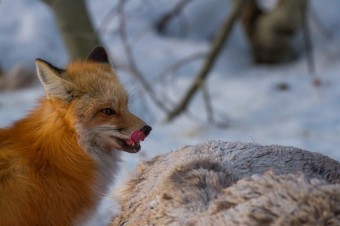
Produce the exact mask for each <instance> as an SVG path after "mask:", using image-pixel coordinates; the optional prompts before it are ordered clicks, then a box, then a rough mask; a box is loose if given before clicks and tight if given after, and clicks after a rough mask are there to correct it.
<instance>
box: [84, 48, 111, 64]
mask: <svg viewBox="0 0 340 226" xmlns="http://www.w3.org/2000/svg"><path fill="white" fill-rule="evenodd" d="M87 60H88V61H92V62H97V63H107V64H108V63H109V57H108V55H107V52H106V50H105V48H104V47H103V46H97V47H95V48H94V49H93V50H92V51H91V53H90V55H89V56H88V57H87Z"/></svg>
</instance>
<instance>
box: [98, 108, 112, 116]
mask: <svg viewBox="0 0 340 226" xmlns="http://www.w3.org/2000/svg"><path fill="white" fill-rule="evenodd" d="M101 112H102V113H104V114H105V115H114V114H116V112H115V110H113V109H112V108H104V109H102V110H101Z"/></svg>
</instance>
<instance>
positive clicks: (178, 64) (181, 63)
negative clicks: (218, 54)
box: [156, 53, 206, 80]
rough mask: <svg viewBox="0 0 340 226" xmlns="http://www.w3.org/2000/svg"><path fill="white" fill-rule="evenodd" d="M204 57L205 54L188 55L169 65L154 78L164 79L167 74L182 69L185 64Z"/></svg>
mask: <svg viewBox="0 0 340 226" xmlns="http://www.w3.org/2000/svg"><path fill="white" fill-rule="evenodd" d="M205 56H206V53H195V54H193V55H190V56H188V57H185V58H183V59H181V60H179V61H177V62H175V63H174V64H171V65H170V66H168V67H166V68H165V69H164V70H163V71H161V72H160V73H159V74H158V75H157V76H156V77H157V80H162V79H164V77H165V76H166V75H167V74H169V73H170V72H174V71H177V70H178V69H179V68H181V67H183V66H184V65H186V64H189V63H191V62H192V61H195V60H198V59H201V58H204V57H205Z"/></svg>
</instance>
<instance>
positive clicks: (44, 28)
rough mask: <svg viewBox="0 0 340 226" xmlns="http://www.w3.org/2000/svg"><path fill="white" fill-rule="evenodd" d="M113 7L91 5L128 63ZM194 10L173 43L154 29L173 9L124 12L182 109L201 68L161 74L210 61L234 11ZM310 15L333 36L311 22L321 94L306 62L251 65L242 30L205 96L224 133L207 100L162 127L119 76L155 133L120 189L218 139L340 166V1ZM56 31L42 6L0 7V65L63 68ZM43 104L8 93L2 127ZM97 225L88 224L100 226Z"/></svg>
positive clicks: (214, 4)
mask: <svg viewBox="0 0 340 226" xmlns="http://www.w3.org/2000/svg"><path fill="white" fill-rule="evenodd" d="M114 2H115V1H110V0H105V1H100V3H99V1H93V0H92V1H91V0H88V1H87V3H88V4H87V5H88V9H89V12H90V14H91V17H92V19H93V22H94V24H95V27H96V29H97V30H98V31H100V32H101V39H102V40H103V42H104V44H105V46H106V47H107V48H108V50H109V51H110V54H111V56H112V57H113V59H114V60H115V62H117V63H118V64H125V63H126V56H125V54H124V50H123V47H122V43H121V42H120V40H119V39H118V38H117V37H116V36H113V35H112V34H111V33H112V31H113V30H114V29H115V28H117V26H118V25H117V24H118V23H117V20H116V19H117V18H113V17H112V18H111V17H109V18H106V15H107V13H108V12H109V11H110V10H111V9H112V8H113V7H114ZM192 4H193V5H192V6H190V7H188V8H187V9H186V10H185V12H184V15H182V17H183V18H184V19H183V20H184V21H185V20H187V24H186V25H185V26H187V27H189V28H190V29H188V30H187V31H186V32H184V31H182V30H183V29H182V28H181V26H183V24H182V23H183V22H181V21H179V20H177V21H174V22H173V23H172V24H171V25H170V28H169V29H168V30H167V34H168V36H160V35H159V34H157V33H155V31H154V30H153V28H152V25H153V24H154V23H155V21H156V20H157V19H158V18H159V16H160V15H162V13H164V12H165V11H166V10H167V9H168V8H169V7H170V6H169V2H168V1H166V0H160V1H157V3H156V1H142V0H138V1H128V4H127V9H126V10H127V12H128V15H127V26H128V27H127V32H128V34H129V41H130V42H131V43H132V44H133V51H134V52H133V53H134V56H135V58H136V59H137V62H138V66H139V67H140V69H141V71H142V72H143V74H144V75H146V76H147V79H148V80H149V81H152V84H153V88H154V89H155V90H156V91H157V95H158V94H159V96H162V95H163V94H166V95H167V96H168V97H169V98H170V99H171V100H172V101H173V102H175V103H177V102H178V101H179V99H180V97H181V96H182V95H183V94H184V92H185V90H186V88H187V87H188V85H189V84H190V82H191V80H192V79H193V77H194V75H195V74H196V73H197V71H198V70H199V68H200V66H201V63H202V59H198V60H196V61H193V62H192V63H190V64H188V65H186V66H185V67H183V68H181V69H179V70H178V71H177V72H176V73H170V74H168V75H166V76H167V77H166V78H165V79H164V80H163V81H162V82H154V81H157V75H158V74H159V73H160V72H161V71H163V70H164V69H165V68H166V67H168V66H169V65H171V64H173V63H175V62H177V61H178V60H180V59H182V58H184V57H187V56H190V55H193V54H197V53H206V52H207V51H208V50H209V40H210V39H211V37H213V34H214V33H215V32H216V30H217V29H218V26H219V25H220V24H221V22H222V21H223V19H224V17H225V14H226V13H227V12H228V10H229V8H228V7H229V2H228V3H227V4H226V1H223V0H214V1H211V4H210V3H207V1H203V0H200V1H195V2H194V3H192ZM311 6H312V10H313V12H316V14H317V16H318V17H319V19H320V20H321V22H322V24H323V25H324V26H325V27H326V29H327V30H329V31H331V33H332V35H331V36H325V35H323V34H322V31H321V29H320V25H317V23H316V22H315V21H316V20H315V13H311V14H310V25H311V32H312V39H313V43H314V47H315V50H314V56H315V59H316V71H317V73H316V74H317V76H318V77H319V78H320V79H321V81H322V85H321V86H320V87H314V86H313V85H312V79H313V77H312V76H311V75H310V74H309V72H308V70H307V64H306V58H305V57H303V56H302V57H300V58H299V59H297V60H296V61H295V62H292V63H289V64H285V65H280V66H259V65H253V64H252V62H251V58H250V52H249V48H248V44H247V42H246V40H245V37H244V34H243V31H242V28H241V27H240V25H238V26H237V27H236V28H235V30H234V32H233V34H232V36H231V37H230V39H229V42H228V44H227V45H226V47H225V49H224V51H223V53H222V55H221V56H220V58H219V60H218V62H217V64H216V65H215V67H214V69H213V71H212V73H211V74H210V76H209V79H208V86H207V87H208V91H209V95H210V98H211V99H212V105H213V109H214V116H215V120H216V122H217V123H218V124H219V126H216V125H213V124H212V123H208V122H207V120H206V117H207V115H206V110H205V107H204V102H203V101H202V94H201V93H199V94H198V95H196V96H195V98H194V102H193V104H192V105H191V106H190V109H189V113H188V114H184V115H182V116H180V117H179V118H178V119H176V120H175V121H174V122H171V123H164V121H163V120H164V114H163V113H162V112H161V111H160V110H159V109H158V108H156V107H155V106H154V105H153V104H152V102H151V101H150V99H149V98H148V97H147V95H145V94H143V92H141V87H140V86H139V85H138V84H136V82H135V81H134V80H133V78H132V77H131V76H130V75H129V74H127V73H126V72H124V71H120V70H119V71H118V73H119V75H120V77H121V79H122V81H123V82H124V84H125V86H126V88H127V90H128V91H129V93H130V96H131V98H130V99H131V103H130V104H131V109H132V111H133V112H134V113H136V115H138V116H140V117H141V118H143V119H145V120H146V121H148V122H149V123H150V125H151V126H152V127H153V131H152V132H151V134H150V136H149V137H148V138H147V139H146V140H145V141H144V142H143V143H142V151H141V152H140V154H138V155H131V154H124V156H123V163H122V164H121V165H122V167H121V173H120V175H118V176H117V180H116V184H120V183H122V181H123V180H124V179H125V178H127V177H128V175H129V174H130V173H131V172H132V171H133V169H134V167H135V166H136V164H138V162H140V161H141V160H145V159H150V158H152V157H153V156H155V155H157V154H161V153H166V152H169V151H171V150H174V149H176V148H179V147H181V146H184V145H191V144H197V143H200V142H203V141H205V140H211V139H214V140H226V141H245V142H256V143H260V144H263V145H264V144H281V145H288V146H289V145H291V146H295V147H299V148H303V149H307V150H310V151H313V152H319V153H322V154H325V155H328V156H330V157H332V158H334V159H337V160H340V150H339V148H338V147H340V139H339V137H340V116H339V114H340V101H339V99H340V89H339V88H338V87H339V86H340V76H339V71H340V32H339V29H338V28H339V27H340V20H339V19H340V15H339V13H338V9H339V7H340V2H339V1H337V0H329V1H328V2H327V4H324V3H323V2H322V1H316V0H314V1H312V2H311ZM214 9H216V10H215V11H214V14H213V15H212V16H211V13H210V12H211V11H212V10H214ZM210 17H211V18H210ZM105 18H106V19H105ZM207 18H209V20H208V19H207ZM199 19H201V20H199ZM209 22H210V23H209ZM103 27H105V29H106V31H105V32H104V31H103V30H104V29H103ZM181 29H182V30H181ZM57 31H58V28H57V26H56V23H55V20H54V16H53V14H52V12H51V10H50V9H49V8H48V7H47V6H46V5H44V4H43V3H41V2H40V1H36V0H2V1H0V34H1V35H0V66H1V67H2V68H3V69H5V70H9V69H10V68H12V67H13V66H14V65H15V64H17V63H22V64H24V65H26V66H27V67H29V68H34V59H35V58H37V57H39V58H43V59H46V60H48V61H50V62H52V63H54V64H55V65H56V66H60V67H61V66H62V65H64V64H65V63H66V62H67V61H68V57H67V53H66V50H65V48H64V46H63V43H62V39H61V37H60V35H59V34H58V32H57ZM110 32H111V33H110ZM301 44H302V43H301V39H297V40H296V43H295V45H300V46H301ZM282 83H285V84H287V85H288V87H289V89H288V90H279V89H278V88H277V86H278V85H279V84H282ZM42 95H43V89H42V88H41V87H34V88H30V89H27V90H20V91H16V92H5V93H0V127H4V126H8V125H10V124H11V122H13V121H14V120H17V119H19V118H22V117H23V116H24V115H25V114H26V113H27V112H28V111H29V110H30V109H32V108H33V107H34V106H35V103H36V101H37V99H38V98H39V97H41V96H42ZM113 210H115V211H117V210H118V205H117V204H116V203H114V202H113V201H112V200H111V199H105V200H104V204H103V205H102V206H101V209H100V211H99V212H100V213H99V216H97V218H95V220H94V221H93V222H96V223H95V224H96V225H105V222H107V221H108V220H109V217H110V214H109V213H112V211H113ZM93 222H92V223H90V224H89V225H94V223H93Z"/></svg>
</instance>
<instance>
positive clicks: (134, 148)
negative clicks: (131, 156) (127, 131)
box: [115, 138, 141, 153]
mask: <svg viewBox="0 0 340 226" xmlns="http://www.w3.org/2000/svg"><path fill="white" fill-rule="evenodd" d="M115 139H116V140H117V143H118V144H119V146H120V148H121V150H122V151H126V152H128V153H138V152H139V151H140V149H141V146H140V142H135V143H129V140H124V139H120V138H115Z"/></svg>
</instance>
